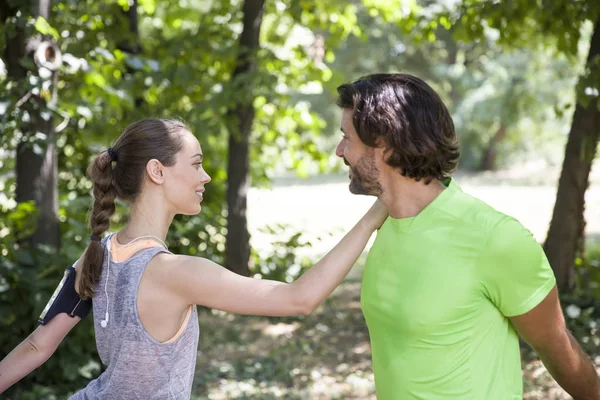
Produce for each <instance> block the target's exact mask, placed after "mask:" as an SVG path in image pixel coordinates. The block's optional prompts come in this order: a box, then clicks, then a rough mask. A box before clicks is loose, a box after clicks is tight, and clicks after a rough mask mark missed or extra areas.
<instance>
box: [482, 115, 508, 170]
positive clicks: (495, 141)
mask: <svg viewBox="0 0 600 400" xmlns="http://www.w3.org/2000/svg"><path fill="white" fill-rule="evenodd" d="M506 133H507V132H506V125H504V124H503V123H502V122H501V123H500V127H499V128H498V130H497V131H496V133H495V134H494V137H493V138H492V140H490V142H489V143H488V148H487V150H486V151H485V153H484V155H483V158H482V159H481V165H480V169H481V170H482V171H493V170H495V169H496V167H497V162H496V160H497V159H498V145H499V144H500V143H502V141H503V140H504V138H505V137H506Z"/></svg>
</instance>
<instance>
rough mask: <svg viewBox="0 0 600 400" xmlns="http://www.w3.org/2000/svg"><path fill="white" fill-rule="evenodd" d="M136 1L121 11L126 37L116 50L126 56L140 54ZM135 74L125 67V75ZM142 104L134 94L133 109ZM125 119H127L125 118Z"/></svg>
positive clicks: (142, 100)
mask: <svg viewBox="0 0 600 400" xmlns="http://www.w3.org/2000/svg"><path fill="white" fill-rule="evenodd" d="M137 10H138V0H133V1H131V2H130V4H129V8H128V9H127V10H125V9H122V11H123V16H124V17H125V18H123V20H124V21H126V22H127V36H126V38H125V39H123V40H122V41H121V42H119V44H118V45H117V48H118V49H119V50H121V51H123V52H124V53H127V55H128V56H134V55H139V54H141V53H142V46H141V44H140V32H139V23H138V20H139V18H138V11H137ZM136 72H137V70H136V69H134V68H132V67H130V66H129V65H128V66H127V67H126V73H127V74H129V75H131V76H133V75H134V74H135V73H136ZM143 103H144V99H143V97H141V96H139V95H138V96H135V93H134V106H135V108H140V106H141V105H142V104H143ZM125 119H127V118H125Z"/></svg>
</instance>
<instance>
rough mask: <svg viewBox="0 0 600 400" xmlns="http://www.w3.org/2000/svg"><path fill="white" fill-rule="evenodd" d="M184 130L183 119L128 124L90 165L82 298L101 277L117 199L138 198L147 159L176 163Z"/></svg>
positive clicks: (80, 284)
mask: <svg viewBox="0 0 600 400" xmlns="http://www.w3.org/2000/svg"><path fill="white" fill-rule="evenodd" d="M185 131H189V128H188V127H187V126H186V125H185V124H184V123H183V122H180V121H176V120H165V119H143V120H141V121H138V122H135V123H133V124H131V125H129V126H128V127H127V128H126V129H125V131H124V132H123V134H122V135H121V136H120V137H119V138H118V139H117V141H116V142H115V144H114V145H113V147H111V148H110V149H109V150H107V151H103V152H102V153H100V154H98V155H97V156H96V158H95V159H94V160H93V161H92V163H91V164H90V166H89V167H88V170H87V173H88V176H89V177H90V178H91V179H92V182H93V184H94V187H93V194H94V204H93V206H92V213H91V216H90V225H91V228H92V236H91V238H90V239H91V240H90V243H89V245H88V247H87V249H86V251H85V253H84V255H83V259H82V262H81V265H80V267H79V268H81V275H80V281H79V295H80V296H81V297H83V298H91V297H93V296H94V289H95V287H96V284H97V283H98V281H99V279H100V274H101V272H102V265H103V263H104V247H103V245H102V243H101V241H100V240H98V239H99V238H100V237H101V235H102V234H103V233H104V232H106V231H107V230H108V227H109V226H110V217H111V215H113V213H114V212H115V198H116V197H119V198H121V199H123V200H124V201H127V202H130V203H132V202H134V201H135V200H136V199H137V197H138V195H139V194H140V191H141V190H142V183H143V181H144V176H145V170H146V164H147V163H148V161H150V160H152V159H156V160H158V161H160V162H161V163H162V164H163V165H165V166H171V165H173V164H175V159H176V155H177V153H178V152H179V150H181V147H182V140H181V137H182V133H183V132H185Z"/></svg>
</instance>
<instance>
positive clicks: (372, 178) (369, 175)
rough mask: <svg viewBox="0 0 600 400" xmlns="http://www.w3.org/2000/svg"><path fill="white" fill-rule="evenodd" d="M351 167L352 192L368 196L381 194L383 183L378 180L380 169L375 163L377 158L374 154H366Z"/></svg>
mask: <svg viewBox="0 0 600 400" xmlns="http://www.w3.org/2000/svg"><path fill="white" fill-rule="evenodd" d="M344 162H345V163H346V165H348V166H349V167H350V172H351V177H350V193H354V194H365V195H368V196H379V195H380V194H381V193H382V192H383V188H382V187H381V184H380V183H379V181H378V180H377V176H378V175H379V170H378V169H377V166H376V165H375V158H374V157H373V155H372V154H366V155H364V156H363V157H362V158H361V159H360V160H358V162H357V163H356V165H355V166H354V167H352V166H350V164H348V161H346V160H345V159H344Z"/></svg>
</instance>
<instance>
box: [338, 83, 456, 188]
mask: <svg viewBox="0 0 600 400" xmlns="http://www.w3.org/2000/svg"><path fill="white" fill-rule="evenodd" d="M337 91H338V94H339V98H338V100H337V104H338V106H340V107H342V108H345V109H350V110H352V111H353V118H352V122H353V125H354V128H355V129H356V133H357V134H358V137H359V138H360V140H361V141H362V142H363V143H364V144H366V145H367V146H370V147H377V146H378V145H380V144H384V145H385V146H386V147H387V150H388V151H387V153H386V156H387V157H386V162H387V163H388V164H389V165H390V166H392V167H395V168H398V169H399V170H400V173H401V174H402V175H403V176H406V177H409V178H412V179H414V180H417V181H419V180H421V179H424V181H425V183H429V182H431V181H432V180H433V179H439V180H443V179H445V178H447V177H448V176H449V175H450V173H451V172H452V171H453V170H454V169H455V168H456V164H457V162H458V156H459V149H458V142H457V139H456V133H455V132H454V123H453V122H452V117H451V116H450V113H449V112H448V109H447V108H446V106H445V105H444V103H443V102H442V100H441V99H440V97H439V96H438V94H437V93H436V92H435V91H434V90H433V89H432V88H431V87H430V86H429V85H428V84H427V83H425V82H424V81H422V80H421V79H419V78H417V77H415V76H412V75H408V74H374V75H368V76H365V77H363V78H360V79H358V80H357V81H354V82H352V83H348V84H344V85H341V86H339V87H338V88H337Z"/></svg>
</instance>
